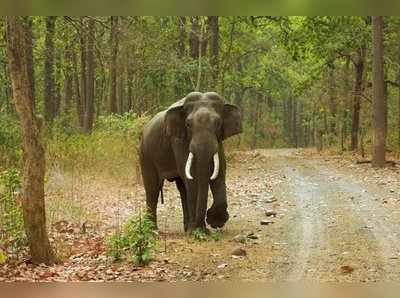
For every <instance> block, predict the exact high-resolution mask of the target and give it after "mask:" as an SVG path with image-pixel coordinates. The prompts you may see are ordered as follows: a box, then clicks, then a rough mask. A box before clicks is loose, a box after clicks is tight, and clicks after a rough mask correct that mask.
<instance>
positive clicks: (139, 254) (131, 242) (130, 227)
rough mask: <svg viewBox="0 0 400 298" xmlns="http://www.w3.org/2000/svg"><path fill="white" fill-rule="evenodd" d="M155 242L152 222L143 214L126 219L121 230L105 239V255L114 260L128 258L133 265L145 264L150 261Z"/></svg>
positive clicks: (155, 234)
mask: <svg viewBox="0 0 400 298" xmlns="http://www.w3.org/2000/svg"><path fill="white" fill-rule="evenodd" d="M156 243H157V233H156V230H155V227H154V223H153V222H152V221H151V220H150V218H149V217H148V216H147V215H146V214H145V215H143V216H142V215H140V214H139V215H138V216H136V217H133V218H131V219H130V220H128V222H127V223H125V224H124V226H123V227H122V230H121V231H118V232H116V233H114V234H113V235H111V236H110V237H109V239H108V240H107V255H108V256H110V257H111V258H113V260H114V261H120V260H123V259H124V258H127V259H130V260H131V261H132V262H133V263H134V264H135V265H139V266H142V265H146V264H148V263H149V262H150V261H151V258H152V252H153V250H154V247H155V245H156Z"/></svg>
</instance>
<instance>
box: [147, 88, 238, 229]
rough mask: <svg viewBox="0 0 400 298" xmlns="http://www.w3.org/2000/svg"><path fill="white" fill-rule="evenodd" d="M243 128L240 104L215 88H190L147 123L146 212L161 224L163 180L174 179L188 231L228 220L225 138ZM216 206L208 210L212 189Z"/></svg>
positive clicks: (218, 224) (222, 223)
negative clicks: (228, 101) (212, 90)
mask: <svg viewBox="0 0 400 298" xmlns="http://www.w3.org/2000/svg"><path fill="white" fill-rule="evenodd" d="M241 131H242V117H241V113H240V110H239V108H238V107H237V106H235V105H232V104H229V103H225V102H224V100H223V98H222V97H221V96H220V95H218V94H217V93H215V92H207V93H200V92H191V93H189V94H188V95H187V96H186V97H185V98H183V99H181V100H179V101H178V102H176V103H174V104H173V105H171V106H170V107H169V108H168V109H167V110H165V111H162V112H160V113H158V114H157V115H156V116H154V118H153V119H152V120H151V121H150V122H149V123H148V124H147V125H146V126H145V128H144V129H143V133H142V138H141V143H140V149H139V155H140V166H141V170H142V177H143V183H144V187H145V191H146V204H147V211H148V213H149V215H150V216H151V218H152V219H153V220H154V222H155V223H157V203H158V198H159V195H160V192H162V187H163V182H164V180H165V179H167V180H168V181H171V182H172V181H175V183H176V186H177V188H178V190H179V192H180V196H181V201H182V209H183V218H184V229H185V231H186V232H192V231H193V230H195V229H198V228H200V229H203V230H206V224H205V219H206V215H207V223H208V224H209V225H210V226H211V227H213V228H218V227H222V226H224V224H225V223H226V222H227V221H228V219H229V214H228V211H227V207H228V205H227V199H226V183H225V177H226V161H225V155H224V148H223V145H222V141H223V140H225V139H226V138H229V137H230V136H233V135H236V134H238V133H240V132H241ZM209 187H210V188H211V192H212V195H213V204H212V206H211V207H210V209H208V210H207V199H208V189H209Z"/></svg>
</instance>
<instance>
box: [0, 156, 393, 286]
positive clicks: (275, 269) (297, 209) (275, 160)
mask: <svg viewBox="0 0 400 298" xmlns="http://www.w3.org/2000/svg"><path fill="white" fill-rule="evenodd" d="M128 176H129V175H127V177H120V178H119V179H118V180H116V179H114V180H112V181H111V180H104V181H100V180H99V175H97V176H93V177H89V178H87V179H83V177H82V179H81V178H80V179H78V180H77V179H76V178H75V180H74V179H73V176H71V177H69V176H67V175H66V174H65V173H61V172H56V173H54V174H52V175H50V178H49V182H48V185H49V186H48V189H47V193H48V203H49V206H50V207H49V220H50V223H51V226H52V231H53V232H52V239H53V246H54V247H55V248H56V251H57V254H58V255H64V256H65V258H64V262H63V263H62V264H59V265H57V266H55V267H50V268H49V267H46V266H40V267H34V266H31V265H29V264H28V265H27V264H26V263H24V262H21V261H20V260H19V261H17V263H16V265H12V264H9V265H5V266H3V267H2V266H0V280H19V281H23V280H55V281H77V280H108V281H110V280H120V281H126V280H128V281H131V280H134V281H136V280H139V281H144V280H162V281H177V280H179V281H181V280H196V281H198V280H199V281H207V280H236V279H239V280H246V281H249V280H251V281H287V280H290V281H299V280H312V281H357V282H368V281H399V280H400V174H399V170H398V169H397V168H389V169H384V170H373V169H372V168H371V166H370V165H355V164H354V162H351V161H346V159H344V158H343V157H341V156H336V157H335V156H320V155H318V154H315V153H312V154H308V153H307V151H301V150H286V149H281V150H259V151H255V152H236V153H235V154H233V155H232V156H231V157H230V158H229V160H228V179H227V186H228V200H229V212H230V215H231V218H230V220H229V222H228V224H227V225H226V226H225V227H224V228H223V230H222V232H221V234H220V235H219V236H218V235H217V236H218V237H214V238H215V239H211V238H210V239H209V240H208V241H203V242H199V241H196V240H194V239H193V238H192V237H188V236H186V235H185V234H184V233H183V227H182V211H181V207H180V199H179V196H178V192H177V190H176V188H175V185H174V184H172V183H167V184H166V185H165V191H164V195H165V204H164V205H160V206H159V229H160V241H159V244H158V246H157V251H156V252H155V254H154V257H155V260H154V261H153V262H152V263H151V264H150V265H149V266H148V267H145V268H137V267H134V266H133V265H132V264H131V263H130V262H128V261H126V262H123V263H118V264H114V263H112V262H111V260H110V259H109V258H108V257H107V256H106V251H105V244H104V239H105V237H106V235H107V234H109V233H110V231H114V230H115V228H116V227H117V226H120V225H121V224H122V223H123V222H124V221H125V220H126V219H127V218H129V217H130V216H132V215H134V214H137V213H138V212H139V209H142V210H143V209H144V190H143V187H141V186H140V185H133V184H132V179H131V177H128ZM77 181H78V182H79V183H78V182H77ZM62 198H64V199H62ZM210 201H211V199H210ZM266 211H267V212H269V213H272V214H273V213H274V212H276V216H275V217H274V216H267V215H266ZM271 211H272V212H271ZM261 221H266V222H264V223H265V225H261ZM82 222H85V224H84V226H85V231H83V230H82V226H83V225H82ZM86 223H87V224H86ZM60 225H61V228H60ZM65 225H66V227H65ZM238 248H241V249H243V250H242V251H241V252H242V254H243V251H244V252H245V253H246V256H235V255H232V254H233V252H234V251H235V250H237V249H238Z"/></svg>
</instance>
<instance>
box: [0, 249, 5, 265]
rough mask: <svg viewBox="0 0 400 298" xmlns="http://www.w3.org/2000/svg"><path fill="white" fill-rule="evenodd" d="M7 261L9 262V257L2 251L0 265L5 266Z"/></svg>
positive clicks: (0, 251) (0, 252)
mask: <svg viewBox="0 0 400 298" xmlns="http://www.w3.org/2000/svg"><path fill="white" fill-rule="evenodd" d="M6 261H7V256H6V254H5V253H4V251H2V250H1V249H0V264H4V263H5V262H6Z"/></svg>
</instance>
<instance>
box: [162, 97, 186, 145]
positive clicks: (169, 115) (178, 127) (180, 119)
mask: <svg viewBox="0 0 400 298" xmlns="http://www.w3.org/2000/svg"><path fill="white" fill-rule="evenodd" d="M184 103H185V98H183V99H181V100H179V101H177V102H176V103H174V104H173V105H171V106H170V107H169V108H168V110H167V111H166V114H165V133H166V135H167V136H169V137H171V136H174V137H177V138H183V137H184V136H185V133H186V131H185V113H184V110H183V105H184Z"/></svg>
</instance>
